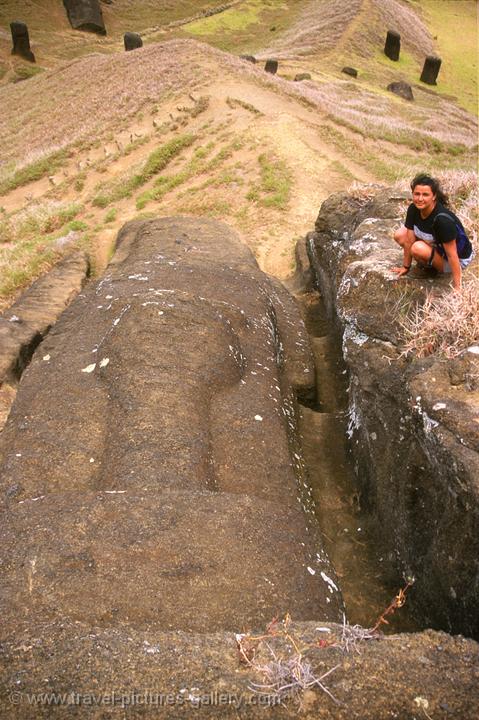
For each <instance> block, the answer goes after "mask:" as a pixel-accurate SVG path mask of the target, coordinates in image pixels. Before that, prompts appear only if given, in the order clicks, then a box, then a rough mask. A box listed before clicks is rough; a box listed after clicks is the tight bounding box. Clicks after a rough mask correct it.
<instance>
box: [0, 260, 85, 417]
mask: <svg viewBox="0 0 479 720" xmlns="http://www.w3.org/2000/svg"><path fill="white" fill-rule="evenodd" d="M88 272H89V264H88V260H87V257H86V255H85V253H83V252H79V251H77V252H73V253H71V254H70V255H68V256H67V257H65V258H64V259H63V260H60V262H59V263H58V264H57V265H56V266H55V267H54V268H53V269H52V270H51V271H50V272H48V273H47V274H46V275H44V276H43V277H41V278H39V279H38V280H36V281H35V282H34V283H33V284H32V285H31V287H30V288H29V289H28V290H26V291H25V292H24V293H23V294H22V295H21V296H20V298H19V299H18V300H17V301H16V302H15V303H13V305H12V306H11V307H10V308H9V309H8V310H6V311H5V312H4V313H3V314H2V315H1V316H0V429H1V428H2V427H3V425H4V422H5V420H6V417H7V415H8V411H9V409H10V405H11V400H12V398H13V397H14V394H15V390H16V387H17V384H18V381H19V379H20V377H21V374H22V372H23V371H24V369H25V368H26V366H27V365H28V363H29V362H30V359H31V357H32V355H33V353H34V351H35V348H36V347H37V346H38V344H39V343H40V342H41V341H42V339H43V338H44V337H45V335H46V334H47V333H48V331H49V330H50V328H51V327H52V325H54V324H55V323H56V321H57V320H58V318H59V317H60V315H61V313H62V312H63V311H64V310H65V308H66V307H67V306H68V305H69V303H70V302H71V301H72V300H73V298H74V297H76V295H77V294H78V293H79V292H80V290H81V288H82V287H83V285H84V283H85V281H86V279H87V275H88Z"/></svg>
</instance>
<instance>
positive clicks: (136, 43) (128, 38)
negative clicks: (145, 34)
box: [123, 32, 143, 52]
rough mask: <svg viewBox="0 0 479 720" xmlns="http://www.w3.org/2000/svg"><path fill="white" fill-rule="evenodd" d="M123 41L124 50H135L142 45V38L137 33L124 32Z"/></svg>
mask: <svg viewBox="0 0 479 720" xmlns="http://www.w3.org/2000/svg"><path fill="white" fill-rule="evenodd" d="M123 42H124V43H125V50H126V51H127V52H128V50H136V49H137V48H141V47H143V40H142V39H141V37H140V35H138V33H133V32H126V33H125V34H124V36H123Z"/></svg>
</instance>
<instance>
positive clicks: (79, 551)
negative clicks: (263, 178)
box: [1, 218, 341, 634]
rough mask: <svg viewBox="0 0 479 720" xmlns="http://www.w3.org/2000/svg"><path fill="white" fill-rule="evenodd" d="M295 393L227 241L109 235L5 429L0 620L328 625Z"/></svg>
mask: <svg viewBox="0 0 479 720" xmlns="http://www.w3.org/2000/svg"><path fill="white" fill-rule="evenodd" d="M311 388H314V368H313V364H312V357H311V352H310V348H309V344H308V342H307V337H306V335H305V331H304V325H302V321H301V320H300V316H299V312H298V310H297V308H296V306H295V304H294V302H293V300H292V298H291V297H290V296H289V294H288V293H287V292H286V291H285V290H284V289H283V288H282V287H281V286H280V285H279V284H276V283H274V282H273V281H270V280H269V279H268V278H267V277H266V276H265V275H263V274H262V273H261V272H260V271H259V269H258V267H257V265H256V262H255V261H254V259H253V256H252V255H251V253H250V251H249V250H248V249H247V247H246V246H245V245H243V244H242V243H241V242H240V241H239V239H238V238H237V236H236V235H234V233H233V232H232V231H230V230H229V229H228V228H227V227H226V226H225V225H222V224H221V223H214V222H212V221H207V220H193V219H188V218H173V219H163V220H155V221H141V222H135V223H130V224H129V225H127V226H125V228H124V229H123V231H122V232H121V234H120V236H119V240H118V247H117V251H116V254H115V257H114V259H113V261H112V263H111V264H110V266H109V269H108V272H107V274H106V275H105V276H104V277H103V278H102V279H101V280H100V281H99V282H98V283H96V284H92V285H90V286H89V287H88V288H87V289H85V290H84V292H82V293H81V294H80V295H79V296H78V297H77V299H76V300H75V301H74V302H73V303H72V305H71V306H70V307H69V308H68V310H67V311H66V312H65V313H64V314H63V315H62V318H61V320H60V321H59V322H58V323H57V324H56V325H55V327H54V328H53V330H51V332H50V333H49V334H48V336H47V337H46V339H45V340H44V341H43V343H42V344H41V346H40V348H38V350H37V352H36V353H35V355H34V357H33V360H32V362H31V364H30V365H29V367H28V368H27V370H26V371H25V373H24V374H23V376H22V380H21V384H20V388H19V392H18V394H17V397H16V400H15V403H14V405H13V408H12V410H11V412H10V416H9V419H8V422H7V425H6V426H5V429H4V431H3V434H2V440H1V450H2V455H3V464H2V466H1V491H2V505H3V519H2V523H1V527H2V531H1V545H2V557H3V564H2V587H3V601H2V605H3V607H2V618H3V623H2V624H3V627H4V629H5V630H6V631H8V632H10V631H12V629H13V628H14V627H15V626H16V624H17V622H18V618H19V617H20V616H21V617H22V619H23V621H24V623H25V626H24V627H25V632H26V633H27V634H28V633H31V632H33V628H34V627H35V626H36V625H37V623H38V620H39V618H44V619H45V620H48V622H51V623H53V625H54V626H56V627H59V626H60V625H61V624H62V623H63V622H64V621H66V620H68V621H71V622H72V623H75V622H77V621H78V622H80V623H86V624H87V625H89V626H102V627H104V628H110V629H111V631H112V632H116V630H118V629H119V628H122V629H123V630H125V629H126V628H127V627H131V628H132V629H136V630H138V629H140V628H141V629H143V630H146V629H149V630H151V631H153V630H154V631H155V632H160V631H166V630H170V629H176V630H185V631H186V630H188V631H197V632H213V631H216V630H220V629H225V628H226V629H237V628H240V629H241V628H242V627H250V626H253V625H255V626H258V625H260V626H262V625H263V624H264V623H266V622H269V621H270V620H271V618H272V617H273V616H275V615H276V614H277V613H278V612H281V613H285V612H287V611H290V612H291V613H292V614H293V615H294V616H295V617H297V618H298V619H312V618H315V617H324V618H329V619H339V618H340V610H341V598H340V593H339V591H338V589H337V584H336V580H335V576H334V571H333V569H332V568H331V567H330V565H329V562H328V559H327V557H326V556H325V554H324V553H323V551H322V547H321V543H320V540H319V535H318V533H317V532H316V530H315V523H314V518H313V515H312V508H311V501H310V498H309V494H308V490H307V488H306V487H305V485H306V478H305V477H304V471H303V464H302V459H301V453H300V450H299V449H298V447H297V446H296V443H297V441H296V439H295V435H294V430H295V411H294V403H295V398H294V395H295V393H299V395H301V396H304V395H307V394H308V392H309V391H310V390H311ZM49 632H53V633H55V632H56V631H55V630H50V631H49Z"/></svg>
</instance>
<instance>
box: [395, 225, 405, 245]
mask: <svg viewBox="0 0 479 720" xmlns="http://www.w3.org/2000/svg"><path fill="white" fill-rule="evenodd" d="M393 238H394V240H395V241H396V242H397V244H398V245H400V246H401V247H404V245H406V243H407V240H408V237H407V228H406V227H405V226H404V225H401V227H400V228H398V229H397V230H396V231H395V233H394V235H393Z"/></svg>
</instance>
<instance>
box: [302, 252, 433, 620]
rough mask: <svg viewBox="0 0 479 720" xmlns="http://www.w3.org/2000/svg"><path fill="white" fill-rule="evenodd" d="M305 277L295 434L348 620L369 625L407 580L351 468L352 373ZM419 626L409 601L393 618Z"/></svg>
mask: <svg viewBox="0 0 479 720" xmlns="http://www.w3.org/2000/svg"><path fill="white" fill-rule="evenodd" d="M302 268H303V273H302V277H298V275H297V276H296V278H295V281H294V283H293V287H290V290H291V291H293V292H294V296H295V298H296V301H297V303H298V305H299V307H300V310H301V314H302V316H303V319H304V322H305V325H306V330H307V332H308V334H309V339H310V342H311V346H312V349H313V355H314V363H315V378H316V388H315V396H314V400H313V401H312V402H303V401H302V399H301V397H299V396H297V400H298V402H299V420H298V432H299V435H300V438H301V443H302V451H303V455H304V460H305V466H306V472H307V475H308V478H309V481H310V483H311V488H312V498H313V501H314V505H315V514H316V517H317V519H318V521H319V526H320V529H321V534H322V537H323V541H324V545H325V549H326V552H327V553H328V555H329V557H330V558H331V561H332V564H333V565H334V567H335V570H336V573H337V575H338V577H339V579H340V582H341V589H342V593H343V597H344V600H345V605H346V615H347V617H348V620H349V622H350V623H352V624H354V623H358V624H360V625H363V626H364V627H368V626H371V625H372V624H374V622H375V620H376V619H377V617H378V616H379V615H380V614H381V612H382V611H383V610H384V609H385V607H387V605H389V603H390V601H391V599H392V598H393V597H394V595H395V594H396V593H397V591H398V589H399V588H400V587H401V586H402V585H403V584H404V582H403V579H402V577H401V576H400V575H399V574H398V573H397V571H396V569H395V566H394V562H393V561H394V558H393V557H392V556H390V555H389V554H388V553H387V551H385V550H384V551H383V549H382V548H381V546H378V544H377V542H376V538H375V536H374V528H373V526H372V525H371V523H370V520H369V518H368V514H367V512H366V508H365V507H363V498H362V494H361V489H360V486H359V484H358V482H357V479H356V476H355V469H354V464H353V458H352V455H351V449H350V447H349V440H348V436H347V428H348V422H349V420H350V418H349V376H348V372H347V368H346V365H345V363H344V360H343V356H342V347H341V341H340V335H339V333H338V332H337V331H336V328H335V326H334V323H333V322H332V321H331V320H330V319H329V318H328V313H327V310H326V307H325V304H324V302H323V299H322V297H321V294H320V293H319V292H318V290H317V289H316V288H314V287H313V286H312V284H311V283H310V282H308V281H306V282H305V281H304V279H305V274H304V262H303V265H302ZM419 629H420V626H419V624H418V622H417V621H416V619H415V618H414V617H413V614H412V613H411V611H410V608H409V607H408V606H406V607H404V608H402V609H401V611H400V612H399V613H396V614H395V615H394V616H393V617H392V618H391V623H390V630H392V631H395V632H414V631H417V630H419Z"/></svg>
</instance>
